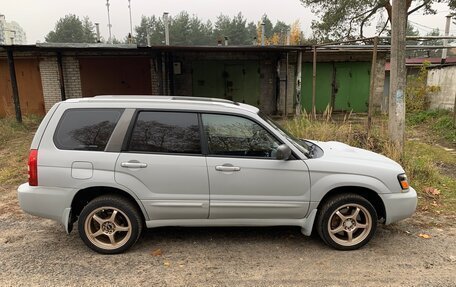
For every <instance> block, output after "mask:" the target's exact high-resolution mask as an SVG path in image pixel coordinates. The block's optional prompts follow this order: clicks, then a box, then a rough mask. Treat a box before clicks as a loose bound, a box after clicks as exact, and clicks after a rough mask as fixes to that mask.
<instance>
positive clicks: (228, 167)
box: [215, 165, 241, 171]
mask: <svg viewBox="0 0 456 287" xmlns="http://www.w3.org/2000/svg"><path fill="white" fill-rule="evenodd" d="M215 170H217V171H240V170H241V168H240V167H238V166H231V165H217V166H215Z"/></svg>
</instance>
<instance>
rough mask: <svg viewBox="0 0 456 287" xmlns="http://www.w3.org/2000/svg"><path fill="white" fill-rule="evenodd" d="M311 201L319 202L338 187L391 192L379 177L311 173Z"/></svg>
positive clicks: (379, 192) (382, 192)
mask: <svg viewBox="0 0 456 287" xmlns="http://www.w3.org/2000/svg"><path fill="white" fill-rule="evenodd" d="M310 178H311V195H310V197H311V201H313V202H319V201H321V200H322V199H323V197H324V196H325V195H326V194H327V193H328V191H330V190H333V189H335V188H338V187H347V186H356V187H363V188H367V189H371V190H373V191H375V192H377V193H378V194H384V193H391V191H390V190H389V189H388V187H387V186H386V185H385V184H384V183H383V182H382V181H380V180H379V179H377V178H375V177H371V176H366V175H358V174H344V173H338V174H334V173H316V174H315V173H311V177H310Z"/></svg>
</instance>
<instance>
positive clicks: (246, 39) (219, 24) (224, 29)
mask: <svg viewBox="0 0 456 287" xmlns="http://www.w3.org/2000/svg"><path fill="white" fill-rule="evenodd" d="M250 33H251V30H249V29H248V28H247V19H245V18H244V16H243V15H242V13H241V12H239V13H238V14H237V15H236V16H234V17H233V18H230V17H229V16H226V15H220V16H218V17H217V21H216V22H215V24H214V37H215V38H216V40H217V41H219V40H222V41H223V39H224V38H225V37H228V41H229V43H230V45H251V44H252V39H253V38H251V34H250Z"/></svg>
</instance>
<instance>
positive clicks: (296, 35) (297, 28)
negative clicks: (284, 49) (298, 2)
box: [290, 20, 301, 45]
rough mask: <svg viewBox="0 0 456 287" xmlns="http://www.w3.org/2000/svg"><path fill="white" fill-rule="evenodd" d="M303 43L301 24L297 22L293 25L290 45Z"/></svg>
mask: <svg viewBox="0 0 456 287" xmlns="http://www.w3.org/2000/svg"><path fill="white" fill-rule="evenodd" d="M300 43H301V24H300V23H299V20H296V21H294V22H293V24H291V31H290V45H299V44H300Z"/></svg>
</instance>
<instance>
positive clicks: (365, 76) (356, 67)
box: [301, 62, 371, 112]
mask: <svg viewBox="0 0 456 287" xmlns="http://www.w3.org/2000/svg"><path fill="white" fill-rule="evenodd" d="M370 66H371V64H370V63H369V62H337V63H318V64H317V79H316V99H315V101H316V103H315V105H316V110H317V112H323V111H324V110H325V109H326V107H327V106H328V105H331V106H332V107H333V110H334V111H354V112H366V111H367V107H368V102H369V87H370ZM301 105H302V107H303V108H304V109H305V110H306V111H308V112H309V111H311V110H312V63H304V64H303V70H302V92H301Z"/></svg>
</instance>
